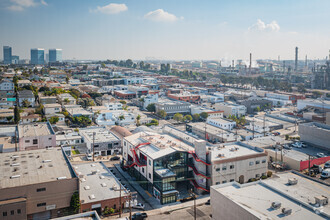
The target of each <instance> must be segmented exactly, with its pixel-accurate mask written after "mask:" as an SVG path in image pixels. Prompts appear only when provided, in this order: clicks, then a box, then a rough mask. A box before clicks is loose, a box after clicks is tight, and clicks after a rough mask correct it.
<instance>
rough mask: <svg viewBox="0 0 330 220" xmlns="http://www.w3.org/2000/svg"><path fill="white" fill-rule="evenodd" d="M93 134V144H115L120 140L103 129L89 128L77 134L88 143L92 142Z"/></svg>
mask: <svg viewBox="0 0 330 220" xmlns="http://www.w3.org/2000/svg"><path fill="white" fill-rule="evenodd" d="M94 132H95V136H94V141H95V143H105V142H116V141H119V140H120V139H119V138H118V137H117V136H116V135H114V134H113V133H112V132H110V131H109V130H108V129H106V128H104V127H94V128H93V127H91V128H86V129H80V130H79V134H80V135H81V136H83V137H84V138H85V139H87V140H88V141H89V142H90V143H91V142H93V133H94Z"/></svg>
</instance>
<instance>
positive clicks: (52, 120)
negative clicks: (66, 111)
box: [49, 116, 59, 124]
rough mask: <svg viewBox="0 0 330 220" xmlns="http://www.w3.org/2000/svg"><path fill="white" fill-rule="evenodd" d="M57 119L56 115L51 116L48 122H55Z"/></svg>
mask: <svg viewBox="0 0 330 220" xmlns="http://www.w3.org/2000/svg"><path fill="white" fill-rule="evenodd" d="M58 121H59V118H58V117H57V116H54V117H51V118H50V119H49V123H51V124H56V123H57V122H58Z"/></svg>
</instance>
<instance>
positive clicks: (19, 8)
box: [7, 5, 24, 11]
mask: <svg viewBox="0 0 330 220" xmlns="http://www.w3.org/2000/svg"><path fill="white" fill-rule="evenodd" d="M7 9H8V10H10V11H23V10H24V8H23V7H22V6H20V5H11V6H9V7H7Z"/></svg>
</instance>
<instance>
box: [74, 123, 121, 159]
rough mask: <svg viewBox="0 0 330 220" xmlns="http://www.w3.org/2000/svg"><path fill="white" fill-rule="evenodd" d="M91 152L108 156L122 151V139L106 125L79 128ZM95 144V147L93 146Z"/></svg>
mask: <svg viewBox="0 0 330 220" xmlns="http://www.w3.org/2000/svg"><path fill="white" fill-rule="evenodd" d="M79 134H80V136H81V138H82V140H83V142H84V143H86V146H87V149H88V152H89V153H92V152H93V151H94V155H97V156H107V155H113V154H120V153H121V140H120V139H119V138H118V137H117V136H116V135H115V134H113V133H112V132H111V131H109V130H108V129H107V128H106V127H90V128H84V129H80V130H79ZM93 145H94V147H93Z"/></svg>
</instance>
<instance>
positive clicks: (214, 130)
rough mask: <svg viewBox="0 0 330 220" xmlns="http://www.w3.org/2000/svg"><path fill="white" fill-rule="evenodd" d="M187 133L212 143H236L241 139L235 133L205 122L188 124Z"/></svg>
mask: <svg viewBox="0 0 330 220" xmlns="http://www.w3.org/2000/svg"><path fill="white" fill-rule="evenodd" d="M186 131H188V132H190V133H192V134H194V135H197V136H198V137H199V138H201V139H204V140H207V141H209V142H212V143H218V142H221V143H227V142H234V141H236V140H237V139H239V138H238V137H236V136H235V134H234V133H232V132H230V131H228V130H225V129H221V128H219V127H216V126H213V125H210V124H207V123H204V122H197V123H188V124H186Z"/></svg>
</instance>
